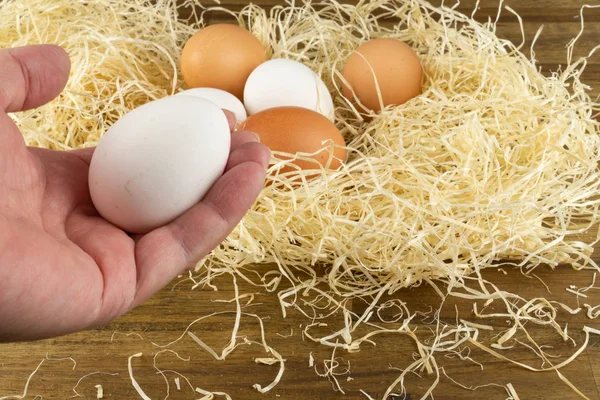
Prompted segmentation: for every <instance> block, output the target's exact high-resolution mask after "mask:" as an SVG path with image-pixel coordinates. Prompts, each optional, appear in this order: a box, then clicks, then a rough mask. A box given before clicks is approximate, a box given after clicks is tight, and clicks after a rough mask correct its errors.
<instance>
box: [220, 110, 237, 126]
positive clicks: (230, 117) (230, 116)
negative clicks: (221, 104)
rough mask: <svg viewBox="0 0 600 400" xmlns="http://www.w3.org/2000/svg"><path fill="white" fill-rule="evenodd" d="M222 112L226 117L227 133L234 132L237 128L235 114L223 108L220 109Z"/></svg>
mask: <svg viewBox="0 0 600 400" xmlns="http://www.w3.org/2000/svg"><path fill="white" fill-rule="evenodd" d="M222 110H223V112H224V113H225V116H226V117H227V123H229V131H231V132H233V131H235V129H236V128H237V118H236V117H235V114H234V113H232V112H231V111H229V110H226V109H224V108H222Z"/></svg>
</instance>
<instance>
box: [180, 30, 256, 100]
mask: <svg viewBox="0 0 600 400" xmlns="http://www.w3.org/2000/svg"><path fill="white" fill-rule="evenodd" d="M266 60H267V54H266V51H265V49H264V47H263V46H262V44H261V43H260V42H259V41H258V39H257V38H256V37H255V36H254V35H252V33H250V32H249V31H247V30H246V29H244V28H242V27H240V26H237V25H232V24H215V25H209V26H207V27H205V28H203V29H201V30H199V31H198V32H197V33H196V34H195V35H194V36H192V37H191V38H190V39H189V40H188V41H187V43H186V44H185V46H184V48H183V52H182V54H181V73H182V75H183V79H184V81H185V83H186V85H187V86H188V87H189V88H196V87H211V88H216V89H221V90H225V91H227V92H229V93H231V94H233V95H235V96H236V97H237V98H238V99H240V100H241V101H243V95H244V86H245V85H246V80H247V79H248V76H249V75H250V73H251V72H252V71H253V70H254V69H255V68H256V67H257V66H258V65H260V64H262V63H263V62H265V61H266Z"/></svg>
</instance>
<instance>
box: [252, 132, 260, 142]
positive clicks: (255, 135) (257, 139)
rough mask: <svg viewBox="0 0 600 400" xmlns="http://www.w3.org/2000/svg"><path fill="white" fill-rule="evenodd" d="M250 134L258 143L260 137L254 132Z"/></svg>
mask: <svg viewBox="0 0 600 400" xmlns="http://www.w3.org/2000/svg"><path fill="white" fill-rule="evenodd" d="M252 134H253V135H254V137H255V138H256V141H257V142H258V143H260V136H258V134H257V133H254V132H252Z"/></svg>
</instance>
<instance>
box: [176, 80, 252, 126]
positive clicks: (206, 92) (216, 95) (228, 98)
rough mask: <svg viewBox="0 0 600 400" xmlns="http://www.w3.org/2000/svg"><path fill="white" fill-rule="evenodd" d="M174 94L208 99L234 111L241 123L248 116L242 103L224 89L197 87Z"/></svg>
mask: <svg viewBox="0 0 600 400" xmlns="http://www.w3.org/2000/svg"><path fill="white" fill-rule="evenodd" d="M176 96H195V97H200V98H203V99H206V100H210V101H212V102H213V103H215V104H216V105H218V106H219V107H221V108H224V109H225V110H228V111H231V112H232V113H234V114H235V117H236V119H237V122H238V123H242V122H244V121H245V120H246V118H248V114H247V113H246V109H245V108H244V104H243V103H242V102H241V101H240V100H239V99H238V98H237V97H235V96H234V95H232V94H231V93H229V92H226V91H225V90H221V89H215V88H208V87H198V88H193V89H188V90H184V91H182V92H179V93H177V94H176Z"/></svg>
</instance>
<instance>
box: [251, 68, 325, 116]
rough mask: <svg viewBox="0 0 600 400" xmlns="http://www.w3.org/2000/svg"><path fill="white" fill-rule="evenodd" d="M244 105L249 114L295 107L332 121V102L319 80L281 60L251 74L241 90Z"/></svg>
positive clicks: (311, 72) (304, 69)
mask: <svg viewBox="0 0 600 400" xmlns="http://www.w3.org/2000/svg"><path fill="white" fill-rule="evenodd" d="M244 105H245V106H246V110H247V111H248V113H249V114H250V115H252V114H256V113H258V112H260V111H263V110H266V109H268V108H273V107H282V106H296V107H303V108H307V109H309V110H313V111H316V112H319V113H321V114H323V115H324V116H326V117H327V118H328V119H329V120H330V121H333V119H334V108H333V100H332V98H331V94H330V93H329V90H328V89H327V86H326V85H325V83H324V82H323V81H322V80H321V78H320V77H319V76H318V75H317V74H316V73H315V72H314V71H313V70H312V69H310V68H308V67H307V66H306V65H304V64H302V63H300V62H298V61H294V60H288V59H284V58H276V59H272V60H269V61H266V62H264V63H263V64H261V65H259V66H258V67H257V68H256V69H255V70H254V71H252V73H251V74H250V76H249V77H248V80H247V82H246V87H245V88H244Z"/></svg>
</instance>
